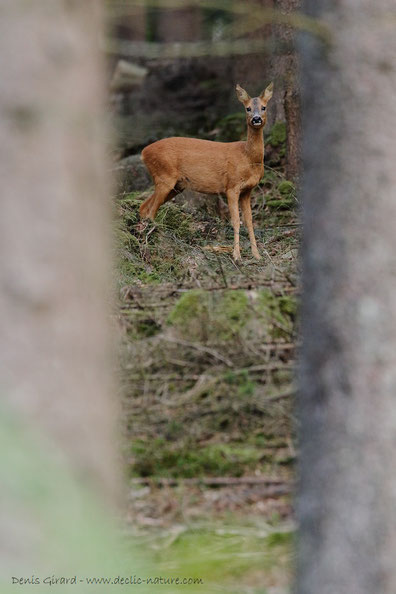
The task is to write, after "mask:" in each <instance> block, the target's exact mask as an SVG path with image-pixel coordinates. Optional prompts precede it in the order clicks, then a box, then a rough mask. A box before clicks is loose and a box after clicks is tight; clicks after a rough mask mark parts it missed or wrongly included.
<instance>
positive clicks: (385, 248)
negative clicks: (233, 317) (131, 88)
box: [297, 0, 396, 594]
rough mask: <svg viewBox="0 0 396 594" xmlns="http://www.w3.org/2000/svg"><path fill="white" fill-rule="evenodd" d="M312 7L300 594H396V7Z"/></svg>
mask: <svg viewBox="0 0 396 594" xmlns="http://www.w3.org/2000/svg"><path fill="white" fill-rule="evenodd" d="M305 8H306V11H307V12H308V14H309V15H310V16H312V17H315V18H319V19H322V20H323V21H324V22H325V23H326V24H327V25H328V27H329V30H330V33H331V45H330V46H328V47H325V46H324V44H322V43H321V42H320V40H318V39H314V38H313V37H308V36H305V38H303V39H302V41H301V50H302V71H303V105H304V112H303V129H304V151H303V153H304V178H305V181H304V189H303V222H304V230H305V231H304V241H303V248H302V259H303V305H302V329H303V330H302V332H303V348H302V361H301V375H300V396H299V400H298V416H299V421H300V446H301V462H300V488H299V497H298V519H299V523H300V537H299V563H298V566H299V567H298V585H297V592H298V594H318V593H321V594H327V593H330V594H335V593H337V594H341V593H342V594H344V593H345V594H346V593H348V594H373V592H378V593H379V592H381V594H394V593H395V592H396V563H395V558H396V476H395V473H394V465H395V455H396V406H395V395H396V299H395V295H396V274H395V271H396V233H395V221H396V200H395V192H396V167H395V163H396V136H395V130H396V102H395V93H396V70H395V64H396V35H395V29H394V21H393V22H392V19H391V18H390V15H391V14H392V11H394V3H393V1H392V0H379V1H378V2H376V3H375V5H374V4H373V3H372V2H370V1H369V0H348V2H346V1H341V2H337V3H335V4H332V3H329V2H328V1H327V0H306V2H305ZM374 115H375V117H374Z"/></svg>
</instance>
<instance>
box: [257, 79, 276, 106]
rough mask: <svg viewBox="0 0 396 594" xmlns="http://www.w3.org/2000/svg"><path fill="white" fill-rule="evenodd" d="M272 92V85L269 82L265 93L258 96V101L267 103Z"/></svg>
mask: <svg viewBox="0 0 396 594" xmlns="http://www.w3.org/2000/svg"><path fill="white" fill-rule="evenodd" d="M273 90H274V83H273V82H271V83H270V84H269V85H268V87H267V88H266V89H265V91H263V92H262V93H261V95H260V99H263V101H269V100H270V99H271V97H272V93H273Z"/></svg>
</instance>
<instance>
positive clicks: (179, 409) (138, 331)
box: [117, 143, 299, 594]
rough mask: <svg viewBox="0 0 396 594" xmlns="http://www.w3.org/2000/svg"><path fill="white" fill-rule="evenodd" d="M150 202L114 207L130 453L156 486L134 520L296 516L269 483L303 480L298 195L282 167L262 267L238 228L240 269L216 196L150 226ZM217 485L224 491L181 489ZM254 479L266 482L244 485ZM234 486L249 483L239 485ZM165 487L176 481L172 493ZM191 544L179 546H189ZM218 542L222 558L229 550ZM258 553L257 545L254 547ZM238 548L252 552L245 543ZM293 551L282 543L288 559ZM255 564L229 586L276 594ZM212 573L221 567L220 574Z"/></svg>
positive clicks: (179, 200) (131, 198)
mask: <svg viewBox="0 0 396 594" xmlns="http://www.w3.org/2000/svg"><path fill="white" fill-rule="evenodd" d="M280 146H281V147H282V146H283V145H282V143H281V144H280ZM147 195H149V193H147V192H146V193H140V194H130V195H123V196H119V197H118V199H117V208H118V218H117V252H118V261H119V267H118V274H117V283H118V287H119V296H120V307H119V315H118V320H119V326H120V332H121V339H120V357H119V360H120V378H121V387H122V402H123V412H124V419H125V424H124V426H125V440H124V444H125V445H124V451H125V459H126V460H127V467H128V476H129V477H130V479H131V480H132V481H149V483H147V484H146V483H144V484H145V485H146V486H144V487H142V488H143V489H145V491H144V493H145V496H144V498H142V499H141V498H139V497H136V498H135V496H134V498H133V499H132V500H131V506H130V513H131V516H132V517H133V518H134V522H135V523H137V524H138V525H139V524H142V525H143V526H144V525H145V523H148V524H150V523H152V525H157V524H159V525H161V526H162V525H164V523H165V524H166V523H167V522H168V527H169V525H170V526H174V525H175V523H176V524H180V523H181V524H183V525H184V524H188V525H190V521H191V522H193V525H195V522H196V521H197V520H199V521H201V520H202V519H203V518H206V519H207V520H208V519H209V520H210V518H212V519H213V518H214V517H215V516H216V517H217V518H223V520H224V522H225V521H226V518H227V514H230V513H232V515H233V516H232V517H233V520H232V522H234V523H235V521H236V520H235V518H236V517H238V516H239V515H240V514H241V513H242V514H243V516H244V517H246V516H247V515H253V516H254V517H256V516H257V515H261V516H262V515H264V517H266V518H267V519H270V518H273V517H277V518H278V519H281V518H285V517H289V516H290V497H289V495H287V494H285V493H286V492H285V491H282V493H280V494H279V493H278V494H275V495H271V496H268V494H266V493H267V492H266V491H265V489H266V488H267V487H264V486H263V484H264V483H260V480H263V481H264V480H266V478H268V480H272V481H276V482H277V484H283V485H289V484H290V481H291V480H292V477H293V467H294V459H295V451H294V447H293V441H294V420H293V408H292V395H293V392H294V382H293V375H294V355H295V353H294V350H295V337H296V318H297V309H298V300H297V292H298V287H297V284H298V281H297V279H298V258H297V250H298V233H299V224H298V217H297V201H296V193H295V188H294V186H293V184H291V183H290V182H289V181H288V180H285V179H284V176H283V173H282V168H275V169H274V168H271V167H267V168H266V170H265V175H264V178H263V179H262V181H261V183H260V185H259V186H258V187H257V188H256V190H255V192H254V195H253V202H252V208H253V219H254V223H255V227H256V237H257V239H258V247H259V251H260V253H261V254H262V260H260V261H259V262H257V261H256V260H254V259H253V258H252V257H251V253H250V247H249V241H248V235H247V232H246V230H245V228H244V227H242V229H241V252H242V258H243V260H242V262H241V263H237V264H236V263H235V262H234V261H233V260H232V244H233V230H232V227H231V225H230V222H229V220H228V216H227V217H225V218H224V217H222V216H219V213H220V215H221V214H222V213H223V211H224V209H223V208H221V206H222V205H221V203H219V202H218V199H217V198H213V197H211V198H206V199H205V198H202V197H198V196H192V197H188V196H187V197H186V196H177V197H176V198H175V199H174V200H173V201H171V202H169V203H167V204H166V205H164V206H163V207H162V208H161V209H160V210H159V212H158V216H157V218H156V220H155V222H154V223H147V222H142V221H140V219H139V216H138V208H139V205H140V203H141V202H142V200H144V199H145V198H146V197H147ZM219 206H220V208H219ZM208 477H215V478H216V479H225V484H224V485H223V486H221V485H220V486H217V487H216V488H213V487H210V486H207V485H206V486H203V485H200V484H195V483H194V485H195V486H186V485H185V484H184V483H183V480H185V479H187V480H193V481H194V480H198V481H199V480H200V479H208ZM245 477H250V478H251V477H256V478H257V479H258V480H259V483H258V484H257V485H255V486H247V485H246V484H244V483H243V480H244V478H245ZM227 479H236V480H241V483H240V484H239V483H238V486H232V487H229V486H228V485H227ZM156 480H176V481H179V482H178V484H177V485H175V486H173V487H172V486H169V487H167V488H165V487H163V486H162V487H161V486H158V485H157V486H156V484H155V481H156ZM151 481H154V482H151ZM180 481H181V482H180ZM238 521H239V520H238ZM212 536H213V535H212ZM212 536H211V537H210V539H212ZM201 537H202V538H201ZM206 538H209V536H208V534H201V535H199V536H198V535H196V534H194V535H191V534H190V535H188V536H187V535H186V534H185V535H184V536H183V538H182V539H181V540H180V542H182V540H183V539H187V540H189V542H190V544H191V543H194V542H195V544H194V545H191V546H192V547H194V546H195V547H197V548H199V547H203V546H204V545H203V541H204V540H205V539H206ZM187 540H183V547H187V548H188V547H189V546H190V544H188V543H187ZM211 542H212V540H211ZM222 542H223V544H222V545H221V546H220V545H219V550H221V547H224V548H223V553H222V554H223V555H224V558H225V556H226V555H229V554H230V555H231V553H230V551H229V550H228V548H227V542H226V540H224V541H222ZM175 546H176V544H175ZM205 546H206V545H205ZM208 546H209V545H208ZM252 546H253V548H254V547H256V546H257V547H258V548H259V544H258V542H257V541H255V544H254V545H253V544H252ZM279 546H280V545H279ZM238 547H239V548H240V549H241V550H243V542H242V541H241V542H240V543H239V544H238ZM238 547H237V548H238ZM289 549H290V547H289V546H286V547H285V548H283V549H282V550H283V553H284V554H285V555H286V557H287V556H288V554H289V552H287V553H286V552H285V551H289ZM172 550H173V549H172ZM185 550H187V549H185ZM257 551H258V549H257ZM283 553H282V555H283ZM173 554H176V553H175V551H173ZM246 554H248V552H246ZM282 555H280V557H282V558H284V555H283V556H282ZM242 557H243V555H242V556H241V559H240V560H241V563H242V565H243V566H244V567H245V565H244V564H245V561H243V562H242ZM258 557H259V555H258ZM165 558H166V553H165V556H164V559H165ZM174 558H175V557H172V559H174ZM268 558H269V559H272V560H273V558H272V556H271V555H269V557H268ZM183 562H184V563H185V565H184V567H186V566H187V565H188V563H189V561H188V559H187V558H183ZM205 563H206V562H205ZM207 563H208V564H209V565H207V573H208V575H209V574H210V575H212V569H210V567H211V565H210V563H209V561H208V560H207ZM260 563H261V564H262V557H260ZM186 564H187V565H186ZM237 565H238V563H236V565H235V568H236V567H237ZM278 565H279V564H278ZM278 565H277V564H275V565H274V567H273V570H274V571H277V569H276V567H278ZM284 565H286V562H285V564H284ZM209 566H210V567H209ZM248 568H250V570H251V572H253V574H254V575H256V576H259V575H260V576H261V573H260V572H261V570H260V569H259V567H258V566H257V567H256V566H255V562H254V559H252V558H251V559H250V560H249V562H246V568H245V569H244V568H241V569H240V576H243V577H241V580H242V581H240V582H238V583H236V582H235V584H236V585H235V584H234V586H235V587H234V586H233V587H234V589H232V587H231V579H232V575H234V574H233V571H230V572H228V573H229V575H228V578H229V580H230V581H229V582H227V583H228V585H227V586H226V587H225V589H224V591H227V592H234V591H235V592H245V591H246V592H248V591H249V592H256V593H257V594H259V592H266V591H267V590H266V587H267V586H263V587H262V588H261V589H260V588H259V587H258V586H257V587H254V583H257V580H256V581H255V580H254V579H253V578H251V579H250V578H249V571H248ZM216 571H217V570H216V568H215V567H213V572H214V574H213V575H215V574H216ZM221 571H222V570H221V563H220V569H219V572H221ZM224 571H225V569H224V568H223V573H224ZM235 571H236V569H235ZM238 571H239V570H238ZM183 573H188V572H187V571H184V572H183ZM195 573H196V572H195ZM231 574H232V575H231ZM234 577H235V576H234ZM228 578H227V579H228ZM211 579H212V578H211ZM213 579H214V580H215V578H213ZM216 579H217V578H216ZM249 579H250V581H251V583H252V586H251V587H250V586H248V584H249V583H250V582H249ZM258 579H260V580H261V577H260V578H258ZM258 583H260V581H259V582H258ZM262 583H263V584H265V583H266V582H265V581H262ZM242 584H243V585H242ZM268 587H269V586H268ZM227 588H228V589H227ZM249 588H250V589H249ZM216 591H222V590H221V589H218V590H216Z"/></svg>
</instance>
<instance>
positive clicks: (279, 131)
mask: <svg viewBox="0 0 396 594" xmlns="http://www.w3.org/2000/svg"><path fill="white" fill-rule="evenodd" d="M266 141H267V143H268V144H270V145H271V146H272V147H274V148H275V147H278V146H280V145H282V144H284V143H285V142H286V124H285V123H284V122H275V124H274V125H273V126H272V128H271V130H270V133H269V134H268V136H267V138H266Z"/></svg>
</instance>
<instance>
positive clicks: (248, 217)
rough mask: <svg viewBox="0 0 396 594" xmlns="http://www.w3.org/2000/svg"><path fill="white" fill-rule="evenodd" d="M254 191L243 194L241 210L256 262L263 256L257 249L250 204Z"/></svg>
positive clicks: (246, 191)
mask: <svg viewBox="0 0 396 594" xmlns="http://www.w3.org/2000/svg"><path fill="white" fill-rule="evenodd" d="M251 193H252V190H245V191H244V192H242V194H241V198H240V200H241V210H242V215H243V220H244V222H245V225H246V227H247V230H248V233H249V239H250V247H251V248H252V254H253V256H254V258H256V260H261V256H260V254H259V251H258V249H257V244H256V238H255V236H254V228H253V221H252V207H251V203H250V195H251Z"/></svg>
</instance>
